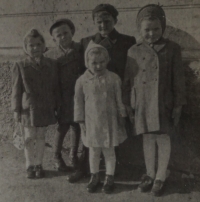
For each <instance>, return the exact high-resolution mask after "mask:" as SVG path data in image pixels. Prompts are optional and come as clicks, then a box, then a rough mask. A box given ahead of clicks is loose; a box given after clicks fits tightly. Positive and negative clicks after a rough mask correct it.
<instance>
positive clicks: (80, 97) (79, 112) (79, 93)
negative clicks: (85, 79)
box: [74, 77, 85, 123]
mask: <svg viewBox="0 0 200 202" xmlns="http://www.w3.org/2000/svg"><path fill="white" fill-rule="evenodd" d="M74 121H75V122H77V123H78V122H84V121H85V99H84V93H83V85H82V77H80V78H79V79H78V80H77V81H76V85H75V96H74Z"/></svg>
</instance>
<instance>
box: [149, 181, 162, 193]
mask: <svg viewBox="0 0 200 202" xmlns="http://www.w3.org/2000/svg"><path fill="white" fill-rule="evenodd" d="M163 192H164V182H163V181H161V180H155V181H154V184H153V187H152V189H151V195H153V196H161V195H162V194H163Z"/></svg>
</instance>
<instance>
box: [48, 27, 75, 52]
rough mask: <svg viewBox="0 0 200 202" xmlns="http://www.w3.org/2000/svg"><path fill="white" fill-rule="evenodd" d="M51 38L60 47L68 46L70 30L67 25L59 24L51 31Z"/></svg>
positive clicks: (70, 39)
mask: <svg viewBox="0 0 200 202" xmlns="http://www.w3.org/2000/svg"><path fill="white" fill-rule="evenodd" d="M52 36H53V40H54V42H55V43H56V44H57V45H58V46H61V47H62V48H69V46H70V45H71V42H72V37H73V34H72V31H71V29H70V27H69V26H68V25H65V24H64V25H61V26H59V27H56V28H55V29H54V30H53V32H52Z"/></svg>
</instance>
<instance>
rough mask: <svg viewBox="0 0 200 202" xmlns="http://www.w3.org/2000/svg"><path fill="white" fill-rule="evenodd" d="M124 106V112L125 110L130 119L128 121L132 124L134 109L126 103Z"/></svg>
mask: <svg viewBox="0 0 200 202" xmlns="http://www.w3.org/2000/svg"><path fill="white" fill-rule="evenodd" d="M125 107H126V112H127V114H128V117H129V119H130V122H131V123H132V124H134V121H135V119H134V110H133V109H132V107H131V106H128V105H126V106H125Z"/></svg>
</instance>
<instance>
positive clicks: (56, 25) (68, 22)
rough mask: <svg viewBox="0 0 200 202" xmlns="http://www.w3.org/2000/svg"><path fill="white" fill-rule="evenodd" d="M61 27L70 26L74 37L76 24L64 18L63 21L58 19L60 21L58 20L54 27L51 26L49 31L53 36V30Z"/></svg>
mask: <svg viewBox="0 0 200 202" xmlns="http://www.w3.org/2000/svg"><path fill="white" fill-rule="evenodd" d="M61 25H68V26H69V28H70V29H71V31H72V34H73V35H74V33H75V26H74V23H73V22H72V21H71V20H69V19H67V18H63V19H58V20H56V21H55V22H54V23H53V25H51V27H50V29H49V32H50V34H51V35H52V32H53V30H54V29H55V28H57V27H59V26H61Z"/></svg>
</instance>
